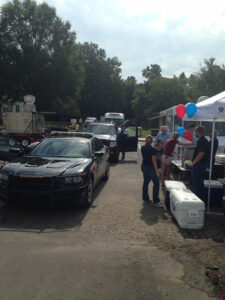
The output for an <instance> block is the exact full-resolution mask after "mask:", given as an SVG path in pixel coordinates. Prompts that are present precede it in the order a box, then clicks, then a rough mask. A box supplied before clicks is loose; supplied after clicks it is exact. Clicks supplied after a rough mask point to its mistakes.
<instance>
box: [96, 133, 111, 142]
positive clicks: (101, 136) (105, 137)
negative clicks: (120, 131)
mask: <svg viewBox="0 0 225 300" xmlns="http://www.w3.org/2000/svg"><path fill="white" fill-rule="evenodd" d="M94 136H95V137H96V138H98V139H99V140H104V141H115V140H116V135H109V134H95V135H94Z"/></svg>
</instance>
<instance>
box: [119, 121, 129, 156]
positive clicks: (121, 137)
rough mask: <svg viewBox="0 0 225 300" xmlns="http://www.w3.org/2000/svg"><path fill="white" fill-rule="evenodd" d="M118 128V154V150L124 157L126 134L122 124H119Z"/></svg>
mask: <svg viewBox="0 0 225 300" xmlns="http://www.w3.org/2000/svg"><path fill="white" fill-rule="evenodd" d="M120 128H121V130H120V132H119V133H118V134H117V145H118V150H119V155H120V152H122V159H125V153H126V144H127V134H126V133H125V126H124V125H121V126H120ZM119 155H118V159H119Z"/></svg>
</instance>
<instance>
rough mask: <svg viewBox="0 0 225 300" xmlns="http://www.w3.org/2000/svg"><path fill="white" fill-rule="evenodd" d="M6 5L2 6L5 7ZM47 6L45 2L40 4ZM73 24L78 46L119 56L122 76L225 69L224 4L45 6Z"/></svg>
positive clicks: (82, 2) (122, 0)
mask: <svg viewBox="0 0 225 300" xmlns="http://www.w3.org/2000/svg"><path fill="white" fill-rule="evenodd" d="M5 2H7V1H6V0H0V6H1V5H2V4H3V3H5ZM37 2H38V3H42V2H43V1H42V0H37ZM45 2H46V3H48V4H49V5H50V6H53V7H55V8H56V12H57V15H58V16H60V17H61V18H62V19H63V20H64V21H67V20H68V21H70V23H71V24H72V29H73V30H74V31H76V34H77V41H78V42H86V41H87V42H94V43H97V44H98V45H99V47H101V48H103V49H105V50H106V53H107V56H109V57H114V56H117V57H118V59H119V60H120V61H121V63H122V76H123V78H126V77H127V76H135V77H136V79H137V80H138V81H139V82H141V81H143V77H142V70H143V69H144V68H146V67H147V66H148V65H151V64H159V65H160V66H161V68H162V75H163V76H166V77H172V76H173V75H179V74H180V73H181V72H185V73H186V74H187V75H190V74H191V73H194V72H198V71H199V69H200V64H204V59H208V58H210V57H214V58H216V63H217V64H220V65H222V64H224V63H225V51H224V46H225V25H224V24H225V1H224V0H223V1H222V0H214V1H206V0H204V1H202V0H188V1H187V0H186V1H180V0H179V1H178V0H170V1H168V0H167V1H165V0H156V1H150V0H45Z"/></svg>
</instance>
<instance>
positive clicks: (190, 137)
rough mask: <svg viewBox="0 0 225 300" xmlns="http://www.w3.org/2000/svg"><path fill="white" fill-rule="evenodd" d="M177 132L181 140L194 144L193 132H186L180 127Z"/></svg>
mask: <svg viewBox="0 0 225 300" xmlns="http://www.w3.org/2000/svg"><path fill="white" fill-rule="evenodd" d="M177 132H178V133H179V135H180V137H181V138H184V139H185V140H187V141H189V142H193V133H192V132H191V130H185V128H184V127H180V128H178V130H177Z"/></svg>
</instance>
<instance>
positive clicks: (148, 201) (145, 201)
mask: <svg viewBox="0 0 225 300" xmlns="http://www.w3.org/2000/svg"><path fill="white" fill-rule="evenodd" d="M143 202H144V204H146V203H151V201H150V200H149V199H146V200H143Z"/></svg>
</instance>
